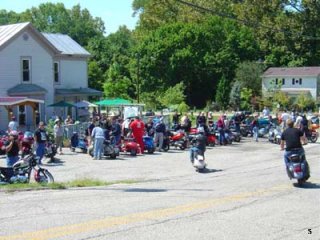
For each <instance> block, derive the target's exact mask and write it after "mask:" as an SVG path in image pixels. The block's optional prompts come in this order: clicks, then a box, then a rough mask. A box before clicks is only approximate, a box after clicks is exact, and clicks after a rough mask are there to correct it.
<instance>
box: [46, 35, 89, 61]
mask: <svg viewBox="0 0 320 240" xmlns="http://www.w3.org/2000/svg"><path fill="white" fill-rule="evenodd" d="M42 35H43V36H44V37H45V38H46V39H47V40H48V41H49V42H51V44H52V45H53V46H55V47H56V48H57V49H58V50H59V51H61V54H63V55H80V56H85V57H89V56H90V53H89V52H88V51H87V50H85V49H84V48H83V47H81V46H80V45H79V44H78V43H77V42H76V41H74V40H73V39H72V38H71V37H69V36H68V35H64V34H57V33H42Z"/></svg>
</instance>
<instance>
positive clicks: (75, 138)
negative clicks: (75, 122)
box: [71, 132, 88, 153]
mask: <svg viewBox="0 0 320 240" xmlns="http://www.w3.org/2000/svg"><path fill="white" fill-rule="evenodd" d="M76 148H79V149H80V150H81V151H82V152H83V153H87V152H88V141H87V139H86V138H85V137H81V138H79V135H78V133H77V132H73V133H72V136H71V151H72V152H75V150H76Z"/></svg>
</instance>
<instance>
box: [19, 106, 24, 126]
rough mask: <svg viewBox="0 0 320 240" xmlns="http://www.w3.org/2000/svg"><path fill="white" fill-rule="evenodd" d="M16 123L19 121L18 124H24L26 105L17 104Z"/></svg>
mask: <svg viewBox="0 0 320 240" xmlns="http://www.w3.org/2000/svg"><path fill="white" fill-rule="evenodd" d="M18 123H19V126H21V125H23V126H25V125H26V106H25V105H19V106H18Z"/></svg>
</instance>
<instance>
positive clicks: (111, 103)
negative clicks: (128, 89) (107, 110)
mask: <svg viewBox="0 0 320 240" xmlns="http://www.w3.org/2000/svg"><path fill="white" fill-rule="evenodd" d="M96 104H97V105H100V106H120V105H127V104H131V102H130V101H129V100H126V99H123V98H114V99H104V100H101V101H99V102H96Z"/></svg>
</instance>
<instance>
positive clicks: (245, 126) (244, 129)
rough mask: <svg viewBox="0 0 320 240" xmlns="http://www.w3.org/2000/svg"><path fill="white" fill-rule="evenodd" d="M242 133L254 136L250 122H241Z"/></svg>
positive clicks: (244, 135) (245, 135)
mask: <svg viewBox="0 0 320 240" xmlns="http://www.w3.org/2000/svg"><path fill="white" fill-rule="evenodd" d="M240 134H241V136H243V137H248V136H249V135H250V136H252V131H251V127H250V125H248V124H241V125H240Z"/></svg>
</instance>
